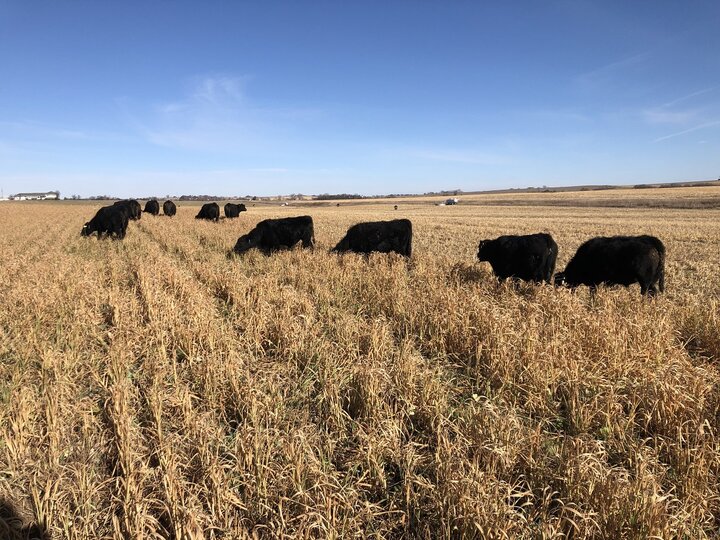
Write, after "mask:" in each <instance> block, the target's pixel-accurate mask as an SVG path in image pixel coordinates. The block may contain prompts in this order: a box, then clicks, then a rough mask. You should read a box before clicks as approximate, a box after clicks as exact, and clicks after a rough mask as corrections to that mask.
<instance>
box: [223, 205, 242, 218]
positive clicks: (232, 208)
mask: <svg viewBox="0 0 720 540" xmlns="http://www.w3.org/2000/svg"><path fill="white" fill-rule="evenodd" d="M224 210H225V217H226V218H236V217H238V216H239V215H240V212H247V208H245V205H244V204H242V203H240V204H235V203H227V204H226V205H225V208H224Z"/></svg>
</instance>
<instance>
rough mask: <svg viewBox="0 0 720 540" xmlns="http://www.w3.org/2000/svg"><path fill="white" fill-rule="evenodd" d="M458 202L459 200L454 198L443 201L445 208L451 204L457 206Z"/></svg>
mask: <svg viewBox="0 0 720 540" xmlns="http://www.w3.org/2000/svg"><path fill="white" fill-rule="evenodd" d="M459 202H460V199H456V198H454V197H451V198H449V199H447V200H446V201H445V206H451V205H453V204H457V203H459Z"/></svg>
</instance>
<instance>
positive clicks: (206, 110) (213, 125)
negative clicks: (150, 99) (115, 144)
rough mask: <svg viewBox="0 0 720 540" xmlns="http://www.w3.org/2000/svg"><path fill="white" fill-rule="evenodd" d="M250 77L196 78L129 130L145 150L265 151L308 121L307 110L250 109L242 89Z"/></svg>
mask: <svg viewBox="0 0 720 540" xmlns="http://www.w3.org/2000/svg"><path fill="white" fill-rule="evenodd" d="M250 80H251V78H250V77H236V76H205V77H200V78H196V79H194V80H193V82H192V84H191V85H190V86H191V88H190V91H189V92H188V93H187V95H186V96H185V97H184V98H182V99H179V100H176V101H170V102H165V103H161V104H158V105H156V106H155V107H154V109H153V110H152V111H150V113H149V114H147V115H140V116H138V115H137V114H135V115H133V124H134V125H135V126H136V128H137V129H138V130H139V131H140V133H141V134H142V136H143V137H144V138H145V139H146V140H147V141H148V142H150V143H151V144H154V145H157V146H163V147H167V148H175V149H182V150H191V151H202V152H240V151H247V150H250V149H253V148H254V149H257V148H258V147H260V146H268V145H269V144H271V142H272V140H273V139H275V138H277V137H278V136H281V135H283V134H284V133H285V132H287V131H292V130H293V129H294V128H295V125H296V123H298V122H301V121H303V120H306V119H308V118H312V117H313V116H315V115H316V114H317V111H314V110H310V109H293V108H268V107H261V106H258V105H257V104H255V103H253V102H252V101H251V100H250V99H249V98H248V95H247V91H246V87H247V85H248V83H249V81H250Z"/></svg>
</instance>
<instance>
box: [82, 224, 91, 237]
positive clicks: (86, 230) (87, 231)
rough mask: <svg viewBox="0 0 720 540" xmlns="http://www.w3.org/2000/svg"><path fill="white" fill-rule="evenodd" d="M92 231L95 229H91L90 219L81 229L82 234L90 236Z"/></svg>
mask: <svg viewBox="0 0 720 540" xmlns="http://www.w3.org/2000/svg"><path fill="white" fill-rule="evenodd" d="M92 233H93V231H91V230H90V222H89V221H88V222H87V223H86V224H85V225H83V228H82V230H81V231H80V236H90V235H91V234H92Z"/></svg>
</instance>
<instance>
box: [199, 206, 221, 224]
mask: <svg viewBox="0 0 720 540" xmlns="http://www.w3.org/2000/svg"><path fill="white" fill-rule="evenodd" d="M195 219H209V220H212V221H217V220H219V219H220V207H219V206H218V203H214V202H211V203H205V204H203V205H202V208H200V211H199V212H198V215H197V216H195Z"/></svg>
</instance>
